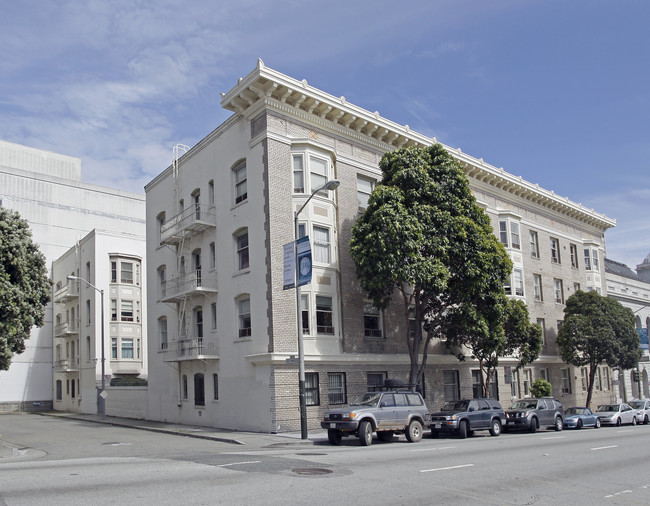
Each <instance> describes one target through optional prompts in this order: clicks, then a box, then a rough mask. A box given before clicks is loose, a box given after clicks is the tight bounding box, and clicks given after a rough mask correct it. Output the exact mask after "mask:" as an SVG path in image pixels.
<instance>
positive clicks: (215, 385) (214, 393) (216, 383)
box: [212, 374, 219, 401]
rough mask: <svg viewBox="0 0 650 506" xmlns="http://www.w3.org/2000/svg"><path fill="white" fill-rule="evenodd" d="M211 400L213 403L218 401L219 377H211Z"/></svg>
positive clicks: (215, 375) (216, 375)
mask: <svg viewBox="0 0 650 506" xmlns="http://www.w3.org/2000/svg"><path fill="white" fill-rule="evenodd" d="M212 398H213V399H214V400H215V401H218V400H219V375H218V374H213V375H212Z"/></svg>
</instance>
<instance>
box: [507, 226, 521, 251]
mask: <svg viewBox="0 0 650 506" xmlns="http://www.w3.org/2000/svg"><path fill="white" fill-rule="evenodd" d="M510 243H511V246H512V247H513V248H515V249H521V244H520V243H519V223H517V222H516V221H511V222H510Z"/></svg>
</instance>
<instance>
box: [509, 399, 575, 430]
mask: <svg viewBox="0 0 650 506" xmlns="http://www.w3.org/2000/svg"><path fill="white" fill-rule="evenodd" d="M506 422H507V423H506V425H505V426H504V427H503V430H504V431H507V430H509V429H526V430H528V431H529V432H537V429H539V428H541V427H553V428H554V429H555V430H562V429H563V428H564V411H563V410H562V404H561V403H560V401H558V400H557V399H554V398H553V397H542V398H540V399H521V400H519V401H515V402H514V404H513V405H512V406H510V409H507V410H506Z"/></svg>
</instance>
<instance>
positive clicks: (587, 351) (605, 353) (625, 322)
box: [557, 290, 641, 407]
mask: <svg viewBox="0 0 650 506" xmlns="http://www.w3.org/2000/svg"><path fill="white" fill-rule="evenodd" d="M557 344H558V346H559V349H560V357H562V360H564V361H565V362H566V363H568V364H571V365H574V366H576V367H582V366H588V367H589V385H588V387H587V403H586V405H587V407H589V405H590V404H591V393H592V389H593V386H594V378H595V376H596V369H597V368H598V366H599V365H600V364H602V363H603V362H604V363H605V364H607V365H608V366H610V367H612V368H621V369H631V368H632V367H635V366H636V365H637V364H638V362H639V359H640V358H641V349H640V346H639V335H638V334H637V332H636V329H635V324H634V314H633V313H632V310H631V309H629V308H626V307H623V306H622V305H621V303H620V302H618V301H617V300H615V299H612V298H609V297H603V296H601V295H599V294H598V293H596V292H595V291H591V292H583V291H581V290H578V291H577V292H576V293H574V294H573V295H572V296H571V297H569V298H568V299H567V301H566V307H565V308H564V322H563V323H562V327H561V328H560V331H559V332H558V336H557Z"/></svg>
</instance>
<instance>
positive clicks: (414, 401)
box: [406, 394, 422, 406]
mask: <svg viewBox="0 0 650 506" xmlns="http://www.w3.org/2000/svg"><path fill="white" fill-rule="evenodd" d="M406 397H408V401H409V404H410V405H411V406H422V398H421V397H420V396H419V395H418V394H406Z"/></svg>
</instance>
